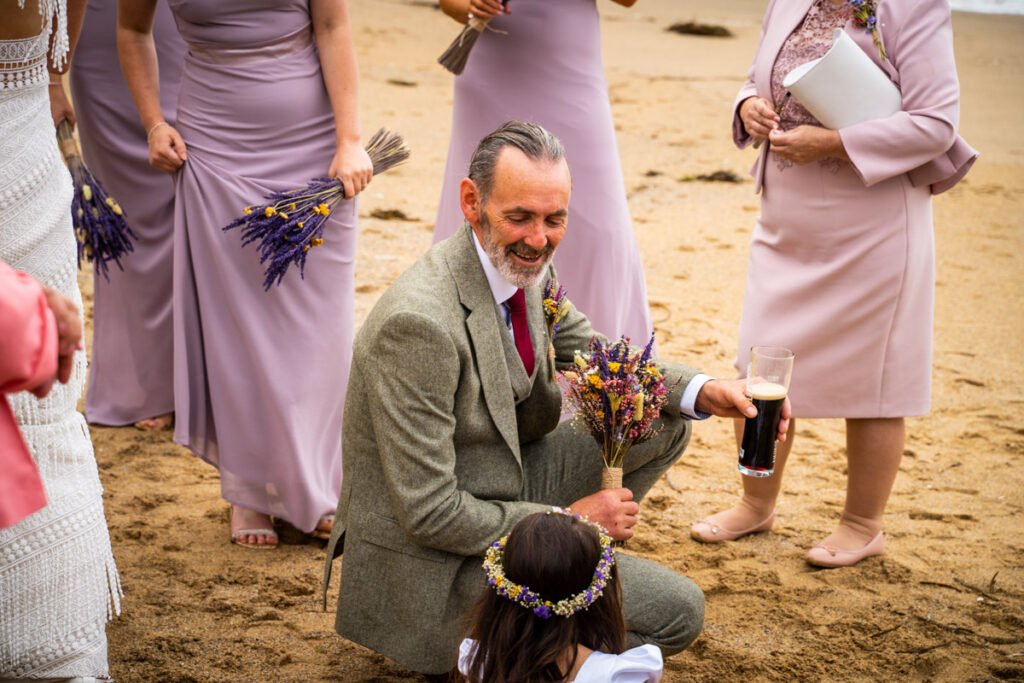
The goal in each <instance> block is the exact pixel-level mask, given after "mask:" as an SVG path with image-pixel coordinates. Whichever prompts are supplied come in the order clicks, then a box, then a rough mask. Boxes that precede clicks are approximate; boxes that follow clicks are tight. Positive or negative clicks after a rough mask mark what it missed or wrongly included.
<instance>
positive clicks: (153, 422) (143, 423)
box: [135, 413, 174, 432]
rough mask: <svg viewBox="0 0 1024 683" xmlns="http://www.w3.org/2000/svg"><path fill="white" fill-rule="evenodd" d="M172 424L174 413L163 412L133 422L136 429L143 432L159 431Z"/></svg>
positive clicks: (168, 427)
mask: <svg viewBox="0 0 1024 683" xmlns="http://www.w3.org/2000/svg"><path fill="white" fill-rule="evenodd" d="M173 426H174V413H164V414H163V415H157V416H155V417H147V418H146V419H145V420H139V421H138V422H136V423H135V427H136V429H141V430H142V431H144V432H160V431H163V430H165V429H170V428H171V427H173Z"/></svg>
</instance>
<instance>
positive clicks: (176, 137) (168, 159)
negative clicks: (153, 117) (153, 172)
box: [149, 121, 188, 173]
mask: <svg viewBox="0 0 1024 683" xmlns="http://www.w3.org/2000/svg"><path fill="white" fill-rule="evenodd" d="M187 159H188V154H187V153H186V152H185V141H184V140H183V139H182V137H181V135H180V134H179V133H178V131H176V130H175V129H174V127H173V126H171V124H169V123H167V122H165V121H161V122H159V123H156V124H154V125H153V126H151V127H150V129H149V165H150V166H152V167H153V168H155V169H157V170H159V171H163V172H164V173H174V172H175V171H177V170H178V169H179V168H181V166H182V164H184V163H185V161H186V160H187Z"/></svg>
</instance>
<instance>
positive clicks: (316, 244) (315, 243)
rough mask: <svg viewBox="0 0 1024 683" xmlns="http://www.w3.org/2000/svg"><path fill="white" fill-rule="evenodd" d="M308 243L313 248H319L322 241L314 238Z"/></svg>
mask: <svg viewBox="0 0 1024 683" xmlns="http://www.w3.org/2000/svg"><path fill="white" fill-rule="evenodd" d="M309 243H310V244H312V245H313V246H314V247H319V246H320V245H321V244H323V243H324V241H323V239H322V238H320V237H314V238H313V239H311V240H309Z"/></svg>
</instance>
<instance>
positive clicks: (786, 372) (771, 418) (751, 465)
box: [739, 346, 794, 477]
mask: <svg viewBox="0 0 1024 683" xmlns="http://www.w3.org/2000/svg"><path fill="white" fill-rule="evenodd" d="M793 358H794V356H793V352H792V351H790V350H789V349H784V348H781V347H778V346H755V347H753V348H751V349H750V366H749V368H748V370H747V396H748V397H749V398H750V400H751V402H752V403H753V404H754V407H755V408H757V417H754V418H749V417H748V418H747V419H746V422H745V423H744V425H743V440H742V441H741V442H740V464H739V470H740V472H741V473H743V474H745V475H747V476H748V477H770V476H772V472H774V471H775V436H776V434H777V433H778V431H779V420H780V419H782V404H783V403H785V402H786V393H787V392H788V391H789V379H790V377H791V376H792V374H793Z"/></svg>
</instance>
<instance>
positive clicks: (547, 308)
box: [544, 278, 569, 380]
mask: <svg viewBox="0 0 1024 683" xmlns="http://www.w3.org/2000/svg"><path fill="white" fill-rule="evenodd" d="M568 312H569V299H567V298H566V296H565V287H562V286H561V285H559V284H558V281H557V280H555V279H554V278H552V279H550V280H548V282H547V284H546V285H544V319H545V320H546V321H547V323H548V365H549V367H550V369H551V379H552V380H554V379H555V333H557V332H558V323H560V322H562V318H564V317H565V314H566V313H568Z"/></svg>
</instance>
